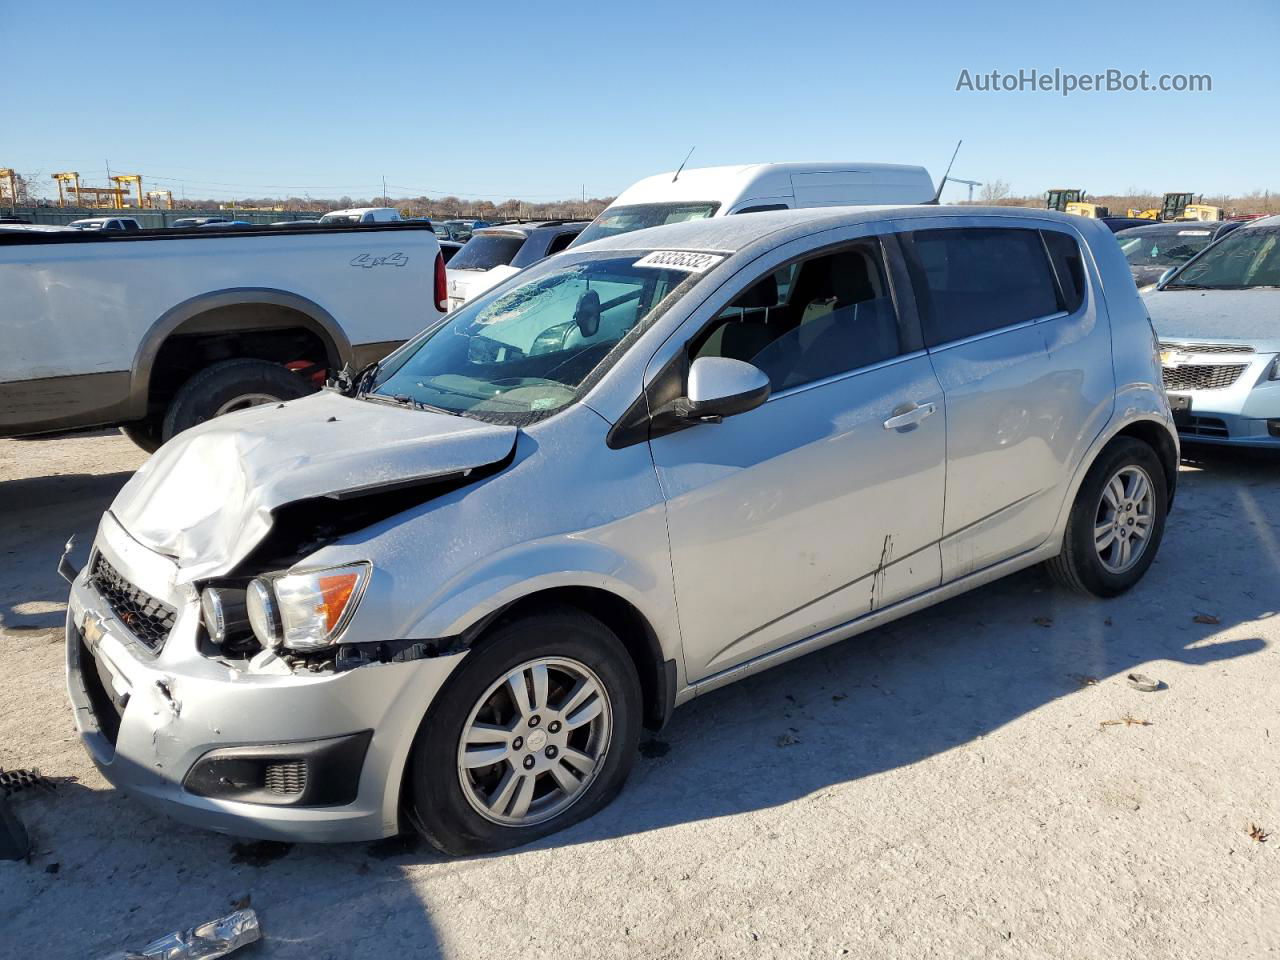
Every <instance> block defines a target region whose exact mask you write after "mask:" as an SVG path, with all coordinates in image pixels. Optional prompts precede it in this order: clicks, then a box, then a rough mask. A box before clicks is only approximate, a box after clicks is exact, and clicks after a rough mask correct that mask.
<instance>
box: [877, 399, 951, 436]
mask: <svg viewBox="0 0 1280 960" xmlns="http://www.w3.org/2000/svg"><path fill="white" fill-rule="evenodd" d="M937 409H938V405H937V404H936V403H906V404H903V405H902V406H901V407H898V408H897V409H896V410H895V411H894V413H893V416H892V417H890V418H889V419H888V420H886V421H885V422H884V428H885V429H886V430H901V429H903V428H904V427H914V426H915V425H916V424H917V423H919V422H920V421H921V420H923V419H924V418H925V417H928V416H932V415H933V414H934V413H935V412H936V411H937Z"/></svg>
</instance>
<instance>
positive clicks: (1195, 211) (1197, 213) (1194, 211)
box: [1182, 203, 1224, 220]
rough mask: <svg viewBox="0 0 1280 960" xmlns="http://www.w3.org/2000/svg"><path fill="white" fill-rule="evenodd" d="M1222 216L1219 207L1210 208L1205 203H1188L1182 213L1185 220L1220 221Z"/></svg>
mask: <svg viewBox="0 0 1280 960" xmlns="http://www.w3.org/2000/svg"><path fill="white" fill-rule="evenodd" d="M1222 214H1223V210H1222V208H1221V207H1211V206H1209V204H1207V203H1189V204H1187V205H1186V207H1184V208H1183V211H1182V216H1183V219H1185V220H1222V219H1224V217H1223V215H1222Z"/></svg>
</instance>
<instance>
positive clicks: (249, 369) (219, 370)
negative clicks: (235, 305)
mask: <svg viewBox="0 0 1280 960" xmlns="http://www.w3.org/2000/svg"><path fill="white" fill-rule="evenodd" d="M314 389H315V388H314V387H313V386H312V385H311V384H309V383H308V382H307V381H305V380H303V379H302V378H301V377H300V376H298V375H297V374H296V373H293V372H292V371H291V370H289V369H288V368H287V367H283V366H281V365H280V364H278V363H271V362H270V361H268V360H256V359H253V358H250V357H245V358H242V359H239V360H223V361H221V362H220V363H215V364H212V365H211V366H208V367H205V368H204V369H203V370H201V371H200V372H199V373H197V374H196V375H195V376H193V377H192V378H191V379H190V380H188V381H187V382H186V383H184V384H183V385H182V386H181V387H180V388H179V390H178V392H177V393H176V394H174V397H173V401H172V402H171V403H170V404H169V409H168V411H167V412H166V413H165V417H164V428H163V430H162V434H163V437H164V439H165V440H166V441H167V440H169V439H170V438H171V437H173V436H174V435H175V434H178V433H181V432H182V431H183V430H188V429H190V428H191V427H194V426H196V425H197V424H200V423H204V422H205V421H206V420H212V419H213V418H214V417H219V416H222V415H223V414H226V413H234V412H236V411H238V410H244V409H247V408H249V407H255V406H259V405H261V404H266V403H280V402H282V401H285V400H296V399H297V398H298V397H302V396H305V395H306V394H308V393H311V392H312V391H313V390H314Z"/></svg>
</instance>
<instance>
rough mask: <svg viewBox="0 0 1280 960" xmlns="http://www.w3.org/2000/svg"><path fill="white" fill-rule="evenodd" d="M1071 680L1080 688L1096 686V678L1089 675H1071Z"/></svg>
mask: <svg viewBox="0 0 1280 960" xmlns="http://www.w3.org/2000/svg"><path fill="white" fill-rule="evenodd" d="M1071 679H1072V680H1074V681H1075V682H1076V683H1078V684H1080V686H1082V687H1095V686H1097V685H1098V678H1097V677H1095V676H1094V675H1093V674H1090V673H1073V674H1071Z"/></svg>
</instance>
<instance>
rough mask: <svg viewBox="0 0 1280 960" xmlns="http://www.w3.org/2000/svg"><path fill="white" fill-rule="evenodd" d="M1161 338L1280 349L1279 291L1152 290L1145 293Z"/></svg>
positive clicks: (1265, 349) (1153, 321) (1259, 349)
mask: <svg viewBox="0 0 1280 960" xmlns="http://www.w3.org/2000/svg"><path fill="white" fill-rule="evenodd" d="M1143 299H1144V300H1145V301H1146V304H1147V310H1149V311H1150V313H1151V322H1152V323H1154V324H1155V328H1156V333H1158V334H1159V335H1160V337H1161V338H1162V339H1164V338H1167V339H1177V338H1180V337H1195V338H1198V339H1202V340H1203V339H1205V338H1214V339H1225V340H1247V341H1249V343H1251V344H1253V345H1254V346H1255V347H1256V348H1258V352H1260V353H1269V352H1272V349H1271V348H1270V347H1268V346H1267V344H1266V343H1265V342H1266V341H1270V343H1271V345H1273V346H1274V349H1280V290H1268V289H1265V288H1258V289H1254V290H1152V291H1151V292H1150V293H1147V294H1144V296H1143Z"/></svg>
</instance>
